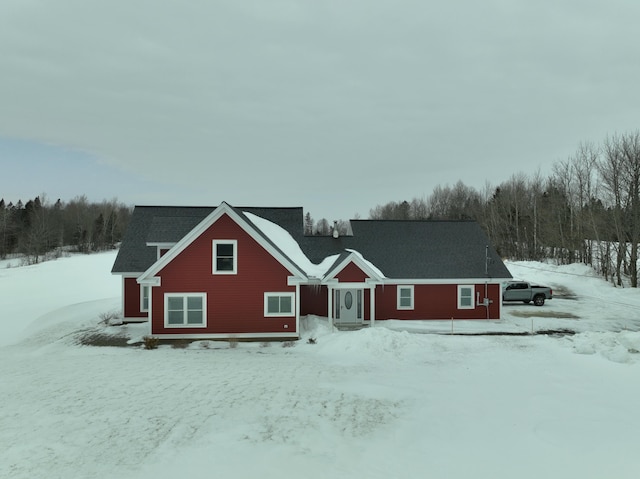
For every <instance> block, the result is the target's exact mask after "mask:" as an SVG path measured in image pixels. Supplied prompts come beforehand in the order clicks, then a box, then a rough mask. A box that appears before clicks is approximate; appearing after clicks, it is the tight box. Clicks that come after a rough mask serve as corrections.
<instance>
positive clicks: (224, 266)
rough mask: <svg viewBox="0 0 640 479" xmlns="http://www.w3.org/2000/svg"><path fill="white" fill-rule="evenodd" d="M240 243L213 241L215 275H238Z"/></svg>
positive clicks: (234, 241) (235, 241)
mask: <svg viewBox="0 0 640 479" xmlns="http://www.w3.org/2000/svg"><path fill="white" fill-rule="evenodd" d="M237 272H238V241H237V240H213V274H237Z"/></svg>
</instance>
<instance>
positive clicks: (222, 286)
mask: <svg viewBox="0 0 640 479" xmlns="http://www.w3.org/2000/svg"><path fill="white" fill-rule="evenodd" d="M214 239H219V240H231V239H233V240H237V242H238V247H237V258H238V259H237V274H235V275H226V274H222V275H220V274H217V275H214V274H212V261H213V246H212V241H213V240H214ZM157 276H160V277H161V286H160V287H154V288H153V293H152V303H153V321H152V333H154V334H159V333H171V334H198V333H200V334H202V333H212V334H234V333H295V332H296V319H295V317H294V316H291V317H280V318H265V317H264V293H265V292H295V287H293V286H287V278H288V277H289V276H291V273H290V272H289V271H288V270H287V269H286V268H285V267H284V266H282V265H281V264H280V263H279V262H278V261H277V260H276V259H275V258H274V257H273V256H271V254H269V253H268V252H267V251H266V250H265V249H264V248H263V247H262V246H260V245H259V244H258V243H257V242H256V241H255V240H254V239H253V238H252V237H251V236H250V235H249V234H248V233H246V232H245V231H244V230H243V229H242V228H241V227H240V226H238V225H237V224H236V223H235V222H234V221H233V220H232V219H231V218H230V217H229V216H227V215H223V216H222V217H221V218H219V219H218V220H217V221H216V222H215V223H214V224H213V225H212V226H211V227H210V228H209V229H208V230H207V231H205V232H204V233H203V234H202V235H200V237H198V238H197V239H196V240H195V241H194V242H193V243H192V244H190V245H189V246H188V247H187V248H186V249H185V250H184V251H182V252H181V253H180V254H179V255H178V256H177V257H175V258H174V259H173V260H172V261H171V262H170V263H169V264H168V265H166V266H165V267H164V268H163V269H162V270H161V271H160V272H159V273H158V275H157ZM180 292H183V293H206V294H207V326H206V327H205V328H165V327H164V294H165V293H180ZM294 311H295V306H294Z"/></svg>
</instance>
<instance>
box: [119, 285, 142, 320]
mask: <svg viewBox="0 0 640 479" xmlns="http://www.w3.org/2000/svg"><path fill="white" fill-rule="evenodd" d="M140 288H141V286H140V285H139V284H138V283H137V282H136V278H124V317H125V318H146V317H147V313H146V312H144V313H143V312H141V311H140Z"/></svg>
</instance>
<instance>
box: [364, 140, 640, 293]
mask: <svg viewBox="0 0 640 479" xmlns="http://www.w3.org/2000/svg"><path fill="white" fill-rule="evenodd" d="M369 217H370V219H402V220H424V219H434V220H435V219H440V220H465V219H470V220H475V221H477V222H478V223H479V224H480V225H481V226H482V228H483V229H484V231H485V232H486V234H487V236H488V237H489V239H490V240H491V242H492V244H493V245H494V247H495V248H496V249H497V251H498V253H499V254H500V255H501V256H503V257H506V258H510V259H514V260H535V261H539V260H543V259H548V258H550V259H554V260H556V261H557V262H558V263H559V264H568V263H574V262H582V263H585V264H588V265H590V266H592V267H594V269H595V270H596V271H597V272H598V273H600V274H602V275H603V276H604V277H605V279H607V280H611V281H614V282H615V283H616V284H617V285H622V278H623V276H628V278H629V280H630V283H631V286H632V287H638V267H637V262H638V244H639V243H640V131H634V132H629V133H623V134H614V135H611V136H608V137H607V138H605V140H604V141H603V142H602V143H601V144H600V145H596V144H594V143H590V142H584V143H581V144H580V145H579V146H578V148H577V150H576V151H575V153H574V154H572V155H571V156H569V158H567V159H566V160H562V161H557V162H556V163H555V164H554V166H553V168H552V171H551V172H550V173H549V174H548V175H546V176H545V175H543V174H542V173H541V172H540V171H538V172H536V173H535V174H533V175H531V176H527V175H525V174H524V173H516V174H513V175H512V176H511V177H510V178H509V179H508V180H507V181H503V182H502V183H500V184H499V185H497V186H492V185H491V184H490V183H488V182H487V183H486V184H485V187H484V189H482V190H481V191H478V190H476V189H474V188H473V187H470V186H467V185H465V184H464V183H463V182H462V181H458V182H457V183H456V184H455V185H453V186H448V185H447V186H444V187H443V186H436V187H435V188H434V190H433V192H432V193H431V195H430V196H429V197H428V198H426V199H425V198H424V197H423V198H413V199H412V200H410V201H400V202H393V201H392V202H389V203H387V204H384V205H377V206H376V207H374V208H372V209H371V210H370V214H369Z"/></svg>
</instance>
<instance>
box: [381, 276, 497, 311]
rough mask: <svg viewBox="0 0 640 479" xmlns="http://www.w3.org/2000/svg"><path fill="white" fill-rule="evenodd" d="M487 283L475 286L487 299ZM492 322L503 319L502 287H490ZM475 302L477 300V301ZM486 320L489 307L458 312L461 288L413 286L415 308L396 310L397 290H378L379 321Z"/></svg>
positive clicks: (453, 285) (393, 287)
mask: <svg viewBox="0 0 640 479" xmlns="http://www.w3.org/2000/svg"><path fill="white" fill-rule="evenodd" d="M484 288H485V285H484V284H476V285H475V291H476V293H478V292H479V293H480V301H482V299H483V298H484ZM487 288H488V295H487V296H488V297H489V298H490V299H491V300H493V303H492V304H490V305H489V319H499V318H500V301H501V292H500V285H497V284H490V285H488V287H487ZM474 303H475V298H474ZM451 318H454V319H487V308H486V307H484V306H476V307H474V308H473V309H458V285H455V284H416V285H414V309H413V310H398V309H397V287H396V286H395V285H385V286H384V287H383V286H377V287H376V319H451Z"/></svg>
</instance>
